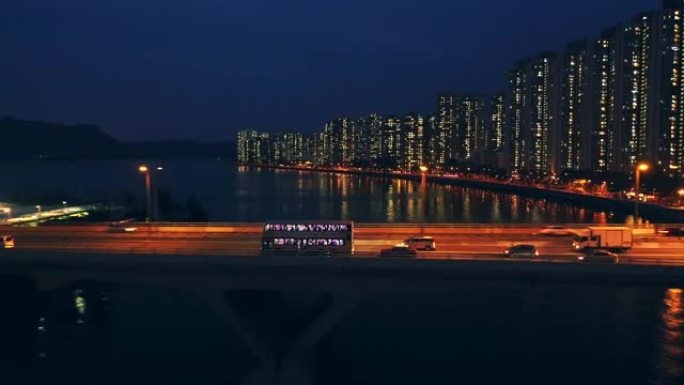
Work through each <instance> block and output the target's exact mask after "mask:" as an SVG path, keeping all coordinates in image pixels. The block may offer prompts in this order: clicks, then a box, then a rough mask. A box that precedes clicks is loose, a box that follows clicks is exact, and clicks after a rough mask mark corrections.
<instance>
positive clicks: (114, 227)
mask: <svg viewBox="0 0 684 385" xmlns="http://www.w3.org/2000/svg"><path fill="white" fill-rule="evenodd" d="M109 231H110V232H112V233H133V232H135V231H138V228H137V227H136V226H134V225H133V220H132V219H125V220H123V221H118V222H113V223H112V224H110V226H109Z"/></svg>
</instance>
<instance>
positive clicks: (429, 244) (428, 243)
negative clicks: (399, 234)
mask: <svg viewBox="0 0 684 385" xmlns="http://www.w3.org/2000/svg"><path fill="white" fill-rule="evenodd" d="M406 245H408V247H409V248H410V249H411V250H416V251H418V250H426V251H435V250H437V247H436V246H435V240H434V239H433V238H432V237H428V236H424V235H421V236H419V237H412V238H409V239H407V240H406Z"/></svg>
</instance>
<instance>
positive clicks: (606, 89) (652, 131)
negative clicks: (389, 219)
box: [238, 0, 684, 178]
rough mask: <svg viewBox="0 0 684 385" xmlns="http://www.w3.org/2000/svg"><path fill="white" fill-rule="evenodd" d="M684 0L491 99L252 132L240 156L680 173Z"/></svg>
mask: <svg viewBox="0 0 684 385" xmlns="http://www.w3.org/2000/svg"><path fill="white" fill-rule="evenodd" d="M683 9H684V5H683V4H682V2H681V1H679V0H664V1H663V7H662V9H661V10H654V11H649V12H645V13H640V14H637V15H634V16H633V17H631V18H630V19H629V20H628V21H626V22H624V23H622V24H619V25H617V26H611V27H608V28H606V29H604V30H603V31H602V32H601V33H600V34H599V35H598V36H597V37H594V38H586V39H582V40H577V41H573V42H570V43H569V44H568V45H567V48H566V49H565V50H563V51H552V52H551V51H550V52H542V53H540V54H538V55H536V56H531V57H528V58H525V59H521V60H519V61H517V62H516V63H514V64H513V66H512V67H511V69H510V70H509V71H508V73H507V75H506V78H507V84H506V86H505V87H503V91H502V92H501V93H498V94H496V95H494V96H492V97H487V96H483V95H475V94H454V93H441V94H440V95H438V97H437V105H436V109H433V112H432V113H427V114H421V113H415V112H409V113H406V114H405V115H389V116H386V117H385V119H384V120H383V118H381V117H378V114H371V115H367V116H369V117H370V116H374V117H375V118H374V119H375V120H378V121H380V123H379V124H367V122H366V121H365V118H364V117H360V118H349V117H337V118H335V119H333V120H331V121H329V122H328V123H327V124H326V126H325V128H324V130H323V132H322V133H321V135H322V136H321V137H318V136H316V135H313V136H307V137H299V136H296V135H295V134H293V133H289V134H285V135H284V136H283V137H281V136H279V135H277V134H272V135H271V136H270V137H269V135H268V134H266V135H265V136H263V135H262V136H259V135H260V134H257V133H256V132H250V131H242V132H241V134H240V135H238V155H239V158H238V159H239V160H240V161H243V162H250V161H251V162H254V161H256V162H261V163H293V162H296V161H300V162H301V161H310V162H312V163H314V164H320V165H327V164H346V165H365V166H373V167H380V166H385V167H395V168H397V167H398V168H401V169H405V170H416V169H418V167H419V166H420V165H426V166H431V167H439V168H445V167H448V166H453V165H458V164H464V163H469V164H475V165H479V166H485V167H493V168H498V169H502V170H505V171H506V172H507V174H509V175H512V176H518V175H520V176H533V177H538V178H548V177H551V178H554V177H557V176H558V177H560V176H562V175H563V174H565V173H568V172H577V171H598V172H603V173H609V172H613V173H616V172H617V173H630V172H631V170H633V168H634V166H635V165H636V164H637V162H639V161H647V162H650V163H652V164H653V166H654V168H655V169H656V170H658V171H659V172H662V173H663V174H664V175H669V176H671V177H681V176H682V173H683V172H684V100H683V99H682V98H683V97H684V92H683V89H684V87H683V84H684V64H683V62H682V57H681V52H683V51H684V22H683V15H682V12H683ZM488 98H489V99H488ZM293 135H295V137H293ZM250 137H254V138H255V141H258V143H257V144H252V146H254V145H256V146H257V147H258V146H263V145H264V144H263V143H266V142H265V141H267V140H270V141H274V142H275V143H277V144H275V146H278V147H280V148H278V149H267V148H263V149H256V147H254V148H252V149H251V150H249V149H248V148H247V147H248V146H250V145H249V144H246V142H245V141H247V140H249V138H250ZM293 140H294V142H292V141H293ZM298 141H301V144H297V142H298ZM309 141H310V142H311V143H309ZM376 142H377V143H376ZM255 143H256V142H255ZM314 147H316V148H317V149H316V150H313V149H312V148H314ZM288 151H289V153H288V154H287V155H283V154H285V153H286V152H288Z"/></svg>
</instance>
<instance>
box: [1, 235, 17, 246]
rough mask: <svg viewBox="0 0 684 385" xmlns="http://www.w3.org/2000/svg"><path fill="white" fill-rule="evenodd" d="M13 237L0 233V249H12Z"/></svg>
mask: <svg viewBox="0 0 684 385" xmlns="http://www.w3.org/2000/svg"><path fill="white" fill-rule="evenodd" d="M13 248H14V237H13V236H11V235H7V234H5V235H0V249H13Z"/></svg>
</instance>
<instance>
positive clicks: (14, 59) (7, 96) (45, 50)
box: [0, 0, 661, 140]
mask: <svg viewBox="0 0 684 385" xmlns="http://www.w3.org/2000/svg"><path fill="white" fill-rule="evenodd" d="M57 4H58V5H57ZM660 4H661V2H660V1H659V0H573V1H549V0H517V1H511V0H473V1H456V0H416V1H409V0H270V1H265V0H243V1H230V0H3V1H1V2H0V49H1V54H0V115H10V116H14V117H18V118H26V119H40V120H48V121H57V122H65V123H94V124H98V125H100V126H101V127H102V128H104V129H105V130H106V131H108V132H109V133H111V134H113V135H114V136H117V137H119V138H122V139H134V140H141V139H169V138H193V139H202V140H217V139H232V138H233V136H234V134H235V132H236V131H237V130H239V129H243V128H254V129H260V130H269V131H279V130H299V131H305V132H312V131H316V130H320V129H321V128H322V127H323V125H324V123H325V121H326V120H328V119H331V118H334V117H336V116H342V115H345V116H356V115H360V114H365V113H369V112H380V113H404V112H408V111H419V112H430V111H432V110H433V109H434V103H435V96H436V94H437V93H438V92H439V91H442V90H452V91H456V92H470V91H472V92H483V93H491V92H495V91H497V90H498V89H499V88H501V87H503V84H504V74H505V71H506V70H507V69H508V68H509V67H510V66H511V64H512V63H513V62H514V61H515V60H517V59H521V58H524V57H526V56H529V55H533V54H535V53H538V52H541V51H545V50H554V49H562V48H563V47H564V46H565V45H566V44H567V43H569V42H570V41H572V40H574V39H578V38H582V37H591V36H596V35H597V34H598V32H599V31H600V30H601V29H603V28H605V27H608V26H610V25H613V24H615V23H618V22H622V21H627V20H628V19H629V18H630V17H631V16H633V15H634V14H636V13H639V12H642V11H647V10H652V9H657V8H659V7H660Z"/></svg>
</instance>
